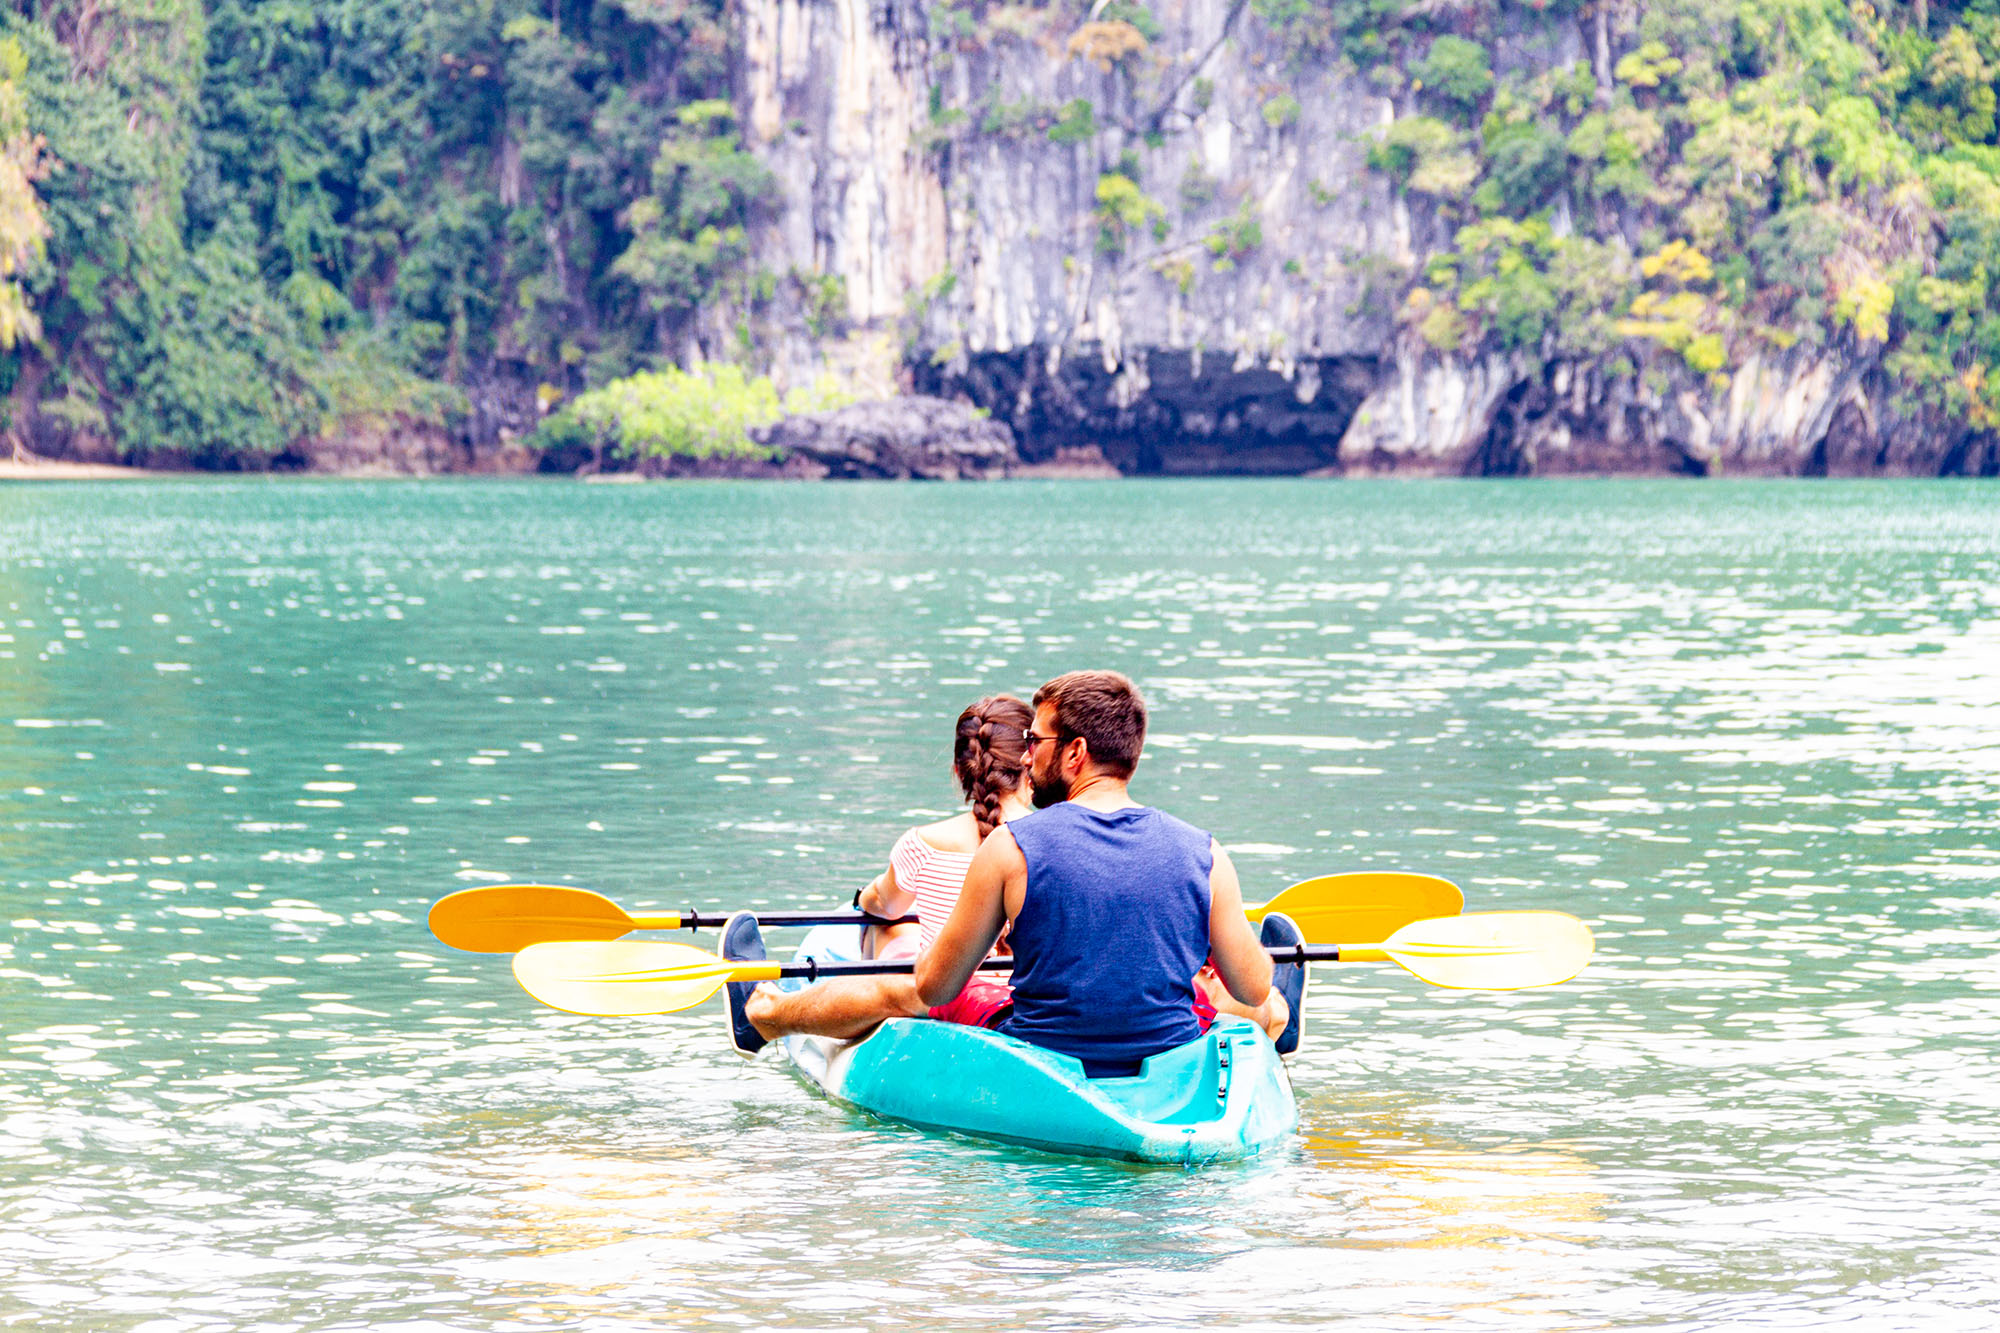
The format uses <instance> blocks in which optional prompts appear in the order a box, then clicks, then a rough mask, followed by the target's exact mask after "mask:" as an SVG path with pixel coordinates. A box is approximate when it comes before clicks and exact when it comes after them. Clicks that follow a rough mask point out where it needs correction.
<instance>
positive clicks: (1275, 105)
mask: <svg viewBox="0 0 2000 1333" xmlns="http://www.w3.org/2000/svg"><path fill="white" fill-rule="evenodd" d="M1301 109H1302V108H1301V107H1300V106H1299V99H1298V98H1296V97H1294V96H1292V95H1291V94H1290V93H1279V94H1278V95H1277V96H1276V97H1273V98H1272V99H1271V100H1270V101H1268V102H1266V103H1264V105H1263V107H1262V108H1261V110H1262V114H1263V117H1264V123H1265V124H1266V125H1269V126H1270V127H1271V128H1272V129H1274V130H1281V129H1283V128H1284V127H1285V126H1287V125H1291V124H1294V123H1295V122H1297V120H1298V118H1299V112H1300V110H1301Z"/></svg>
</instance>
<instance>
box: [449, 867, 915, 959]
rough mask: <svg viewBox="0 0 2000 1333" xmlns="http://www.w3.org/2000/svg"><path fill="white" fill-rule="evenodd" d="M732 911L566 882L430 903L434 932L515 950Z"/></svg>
mask: <svg viewBox="0 0 2000 1333" xmlns="http://www.w3.org/2000/svg"><path fill="white" fill-rule="evenodd" d="M730 915H731V914H730V913H726V912H696V911H692V910H690V911H686V912H669V913H665V914H662V915H658V916H633V915H631V914H630V913H628V912H627V911H626V910H625V909H624V908H622V907H620V906H619V905H618V904H617V903H614V902H612V901H611V900H610V899H609V898H607V897H605V896H604V895H603V894H601V893H592V892H591V891H590V890H589V889H574V888H568V887H565V886H563V885H560V884H488V885H485V886H483V887H480V888H476V889H460V890H459V891H458V892H457V893H448V894H446V895H445V896H444V897H442V898H440V899H438V900H437V902H435V903H433V904H432V905H431V921H430V924H431V934H433V935H435V936H437V937H438V938H439V939H440V940H442V941H444V942H445V943H446V944H449V945H450V946H451V947H452V948H454V949H464V950H466V951H468V952H470V953H516V952H518V951H520V950H522V949H525V948H527V947H528V946H529V945H530V944H539V943H542V942H543V941H546V940H615V939H617V938H618V937H619V936H620V935H625V934H628V933H630V932H632V931H635V930H699V929H702V928H703V927H718V928H719V927H721V926H723V925H725V924H726V923H727V922H728V920H729V917H730ZM915 920H916V918H915V917H914V916H902V917H897V918H896V919H895V922H892V921H889V920H887V919H885V918H883V917H879V916H869V915H867V914H866V913H864V912H853V911H848V910H845V909H842V910H839V911H831V912H759V913H758V914H757V921H758V923H759V924H760V925H767V926H825V925H843V924H846V923H850V922H851V923H853V924H854V925H857V926H885V925H893V924H896V922H902V921H915Z"/></svg>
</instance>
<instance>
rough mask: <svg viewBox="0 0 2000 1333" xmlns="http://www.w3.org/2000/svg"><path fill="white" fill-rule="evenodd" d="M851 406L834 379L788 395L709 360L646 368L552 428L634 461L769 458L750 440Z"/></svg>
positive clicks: (571, 408) (585, 398) (580, 400)
mask: <svg viewBox="0 0 2000 1333" xmlns="http://www.w3.org/2000/svg"><path fill="white" fill-rule="evenodd" d="M847 401H851V400H850V399H849V398H848V397H847V396H846V395H845V394H844V393H843V392H841V391H840V390H839V389H838V388H837V387H836V386H835V385H834V384H833V383H832V382H831V381H829V380H822V381H820V382H819V383H817V384H815V385H813V386H812V387H811V388H809V389H803V390H794V391H792V393H790V394H788V395H785V396H783V397H781V396H780V395H779V393H778V390H777V386H776V385H774V384H773V383H772V382H771V380H770V379H769V378H768V377H766V376H762V375H758V376H751V375H749V374H747V373H745V372H744V370H743V368H742V367H741V366H736V365H730V364H728V363H723V362H713V361H711V362H707V363H705V364H703V365H699V366H696V367H695V368H693V369H692V370H681V369H679V368H678V367H669V368H668V369H666V370H660V371H652V370H647V371H641V372H639V373H638V374H636V375H629V376H627V377H626V378H624V379H620V380H613V381H612V382H611V383H609V384H606V385H604V386H603V387H602V388H597V389H592V390H590V391H589V392H587V393H583V394H579V395H578V396H577V397H576V398H575V399H573V400H572V401H571V402H570V403H569V405H568V406H567V407H564V408H563V409H561V410H560V411H559V412H557V413H555V414H554V415H553V416H552V417H551V418H550V420H549V423H548V425H547V431H548V433H549V434H550V435H551V436H554V437H558V438H562V437H570V436H578V435H580V436H581V437H583V438H585V439H588V440H590V441H592V442H594V443H595V444H597V445H598V446H599V447H609V448H611V449H612V450H614V451H615V452H617V453H619V454H622V455H624V456H626V457H628V458H642V457H648V456H652V457H680V458H718V457H722V458H762V457H769V456H770V450H769V449H767V448H765V447H764V446H762V445H759V444H758V443H757V442H756V441H754V440H752V439H751V438H750V431H751V430H752V429H753V428H755V427H758V426H765V425H769V424H770V423H771V422H774V421H776V420H777V419H778V418H779V417H781V416H784V415H785V414H786V413H787V412H815V411H821V410H823V409H825V408H830V407H838V406H840V405H841V404H842V403H844V402H847Z"/></svg>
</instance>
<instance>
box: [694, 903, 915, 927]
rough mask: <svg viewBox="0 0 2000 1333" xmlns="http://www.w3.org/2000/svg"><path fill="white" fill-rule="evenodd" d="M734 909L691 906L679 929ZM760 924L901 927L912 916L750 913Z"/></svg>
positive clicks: (715, 920)
mask: <svg viewBox="0 0 2000 1333" xmlns="http://www.w3.org/2000/svg"><path fill="white" fill-rule="evenodd" d="M734 915H736V914H735V913H734V912H722V913H717V912H697V911H695V910H694V909H693V908H692V907H690V908H688V909H687V910H686V911H685V912H682V913H681V914H680V918H681V929H682V930H712V929H718V928H720V927H722V926H726V925H728V924H729V918H730V917H732V916H734ZM751 915H752V916H755V917H756V918H757V924H758V925H760V926H903V925H908V924H910V923H911V922H914V921H915V920H916V919H917V918H916V917H915V916H871V915H870V914H869V913H867V912H848V911H841V912H753V913H751Z"/></svg>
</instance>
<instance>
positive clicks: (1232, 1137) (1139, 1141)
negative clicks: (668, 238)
mask: <svg viewBox="0 0 2000 1333" xmlns="http://www.w3.org/2000/svg"><path fill="white" fill-rule="evenodd" d="M859 954H860V950H859V932H858V931H856V930H855V929H854V928H852V927H849V926H821V927H819V928H818V929H816V930H814V931H812V932H811V933H810V934H808V935H807V936H806V938H805V942H804V943H803V944H801V945H800V946H799V952H798V957H799V959H800V960H801V961H804V960H806V959H809V958H810V959H818V960H819V961H821V962H826V961H832V960H840V959H852V958H856V957H859ZM783 984H785V985H786V986H788V987H791V986H800V985H803V984H804V983H803V982H791V981H788V982H785V983H783ZM784 1047H785V1053H786V1055H788V1056H789V1057H790V1058H791V1061H792V1063H793V1064H794V1065H795V1066H796V1067H797V1068H798V1071H799V1074H800V1075H801V1077H803V1078H805V1079H806V1080H807V1081H808V1082H809V1083H811V1084H812V1085H813V1086H815V1087H817V1088H818V1089H820V1091H822V1092H824V1093H825V1094H826V1095H827V1096H829V1097H831V1098H833V1099H834V1100H835V1101H839V1102H845V1103H846V1104H848V1105H850V1106H854V1107H857V1108H859V1109H861V1110H863V1111H868V1112H872V1113H873V1114H875V1115H879V1116H883V1117H885V1118H887V1119H890V1120H899V1121H902V1122H903V1123H905V1124H910V1125H917V1126H920V1127H922V1128H925V1129H940V1130H949V1131H951V1132H952V1133H956V1134H968V1135H971V1136H973V1137H975V1138H982V1139H997V1140H999V1141H1001V1142H1003V1143H1019V1144H1025V1145H1027V1146H1029V1147H1033V1148H1044V1149H1047V1150H1049V1151H1051V1152H1061V1153H1074V1154H1077V1155H1079V1156H1084V1157H1119V1158H1125V1159H1127V1160H1130V1161H1137V1162H1163V1163H1173V1164H1178V1165H1183V1166H1199V1165H1201V1164H1203V1163H1206V1162H1221V1161H1229V1160H1232V1159H1236V1158H1242V1157H1248V1156H1251V1155H1252V1154H1254V1153H1258V1152H1261V1151H1263V1150H1264V1149H1266V1148H1269V1147H1271V1146H1273V1145H1274V1144H1277V1143H1279V1142H1281V1141H1283V1140H1284V1139H1285V1138H1287V1137H1288V1136H1289V1135H1290V1134H1291V1132H1292V1130H1293V1128H1294V1127H1295V1126H1296V1125H1297V1124H1298V1107H1297V1105H1296V1103H1295V1102H1294V1101H1293V1099H1292V1084H1291V1079H1290V1077H1289V1076H1288V1075H1287V1074H1286V1073H1285V1068H1284V1064H1283V1062H1282V1061H1281V1060H1280V1059H1279V1058H1278V1053H1277V1051H1276V1050H1275V1049H1273V1047H1272V1045H1271V1042H1270V1039H1269V1038H1268V1037H1266V1036H1265V1035H1264V1033H1263V1032H1262V1031H1261V1030H1259V1029H1258V1028H1257V1027H1256V1025H1255V1024H1252V1023H1248V1022H1245V1021H1244V1020H1242V1019H1238V1018H1222V1019H1218V1020H1217V1021H1216V1023H1215V1026H1214V1027H1212V1028H1211V1029H1210V1030H1209V1031H1208V1032H1207V1033H1205V1034H1204V1035H1202V1036H1201V1037H1199V1038H1197V1039H1196V1040H1194V1041H1191V1042H1189V1043H1187V1044H1186V1045H1184V1046H1176V1047H1175V1048H1173V1049H1172V1050H1169V1051H1162V1052H1161V1053H1160V1054H1158V1055H1156V1056H1154V1057H1152V1058H1151V1059H1150V1060H1147V1061H1146V1062H1145V1064H1144V1065H1143V1066H1142V1067H1141V1068H1140V1071H1139V1073H1138V1074H1136V1075H1134V1076H1132V1077H1130V1078H1097V1079H1093V1078H1086V1077H1084V1073H1083V1066H1082V1065H1081V1064H1080V1063H1079V1062H1078V1061H1076V1060H1075V1059H1074V1058H1072V1057H1070V1056H1067V1055H1060V1054H1058V1053H1056V1052H1055V1051H1050V1050H1045V1049H1043V1048H1041V1047H1039V1046H1030V1045H1029V1044H1028V1043H1026V1042H1024V1041H1020V1040H1017V1039H1015V1038H1013V1037H1003V1036H1001V1035H1000V1034H999V1033H997V1032H989V1031H987V1030H986V1029H984V1028H972V1027H965V1026H963V1025H961V1024H957V1023H940V1022H934V1021H932V1020H929V1019H910V1018H898V1019H891V1020H890V1021H889V1022H887V1023H884V1024H883V1025H882V1026H881V1027H880V1028H878V1029H876V1030H875V1032H874V1033H873V1034H871V1035H870V1036H868V1037H865V1038H863V1039H862V1040H860V1041H852V1042H846V1041H833V1040H830V1039H828V1038H824V1037H787V1038H785V1039H784Z"/></svg>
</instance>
